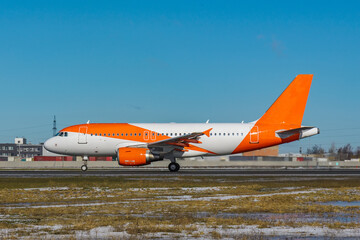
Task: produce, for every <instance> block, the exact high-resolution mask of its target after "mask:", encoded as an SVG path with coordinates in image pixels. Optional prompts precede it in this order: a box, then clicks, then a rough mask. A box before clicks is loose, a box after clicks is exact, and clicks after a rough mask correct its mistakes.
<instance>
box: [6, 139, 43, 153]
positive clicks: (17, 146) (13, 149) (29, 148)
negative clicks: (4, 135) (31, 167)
mask: <svg viewBox="0 0 360 240" xmlns="http://www.w3.org/2000/svg"><path fill="white" fill-rule="evenodd" d="M42 152H43V151H42V144H27V141H26V138H15V143H0V156H2V157H12V156H20V157H23V158H31V157H34V156H41V155H42Z"/></svg>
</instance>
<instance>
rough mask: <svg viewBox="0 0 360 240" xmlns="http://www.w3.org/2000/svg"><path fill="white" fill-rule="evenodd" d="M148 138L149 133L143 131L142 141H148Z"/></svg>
mask: <svg viewBox="0 0 360 240" xmlns="http://www.w3.org/2000/svg"><path fill="white" fill-rule="evenodd" d="M149 138H150V136H149V131H144V140H145V141H148V140H149Z"/></svg>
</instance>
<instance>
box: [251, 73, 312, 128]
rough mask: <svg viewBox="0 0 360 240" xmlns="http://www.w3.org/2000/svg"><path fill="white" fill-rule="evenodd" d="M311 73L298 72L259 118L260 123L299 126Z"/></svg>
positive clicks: (308, 89)
mask: <svg viewBox="0 0 360 240" xmlns="http://www.w3.org/2000/svg"><path fill="white" fill-rule="evenodd" d="M312 78H313V75H312V74H300V75H297V76H296V78H295V79H294V80H293V81H292V82H291V83H290V85H289V86H288V87H287V88H286V89H285V91H284V92H283V93H282V94H281V95H280V97H278V99H276V101H275V102H274V103H273V104H272V105H271V107H270V108H269V109H268V110H267V111H266V112H265V114H264V115H263V116H262V117H261V118H260V119H259V121H258V123H262V124H276V125H278V124H281V125H282V124H285V125H291V126H294V127H300V126H301V122H302V119H303V115H304V111H305V106H306V102H307V99H308V95H309V91H310V86H311V82H312Z"/></svg>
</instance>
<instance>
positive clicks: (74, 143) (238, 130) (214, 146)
mask: <svg viewBox="0 0 360 240" xmlns="http://www.w3.org/2000/svg"><path fill="white" fill-rule="evenodd" d="M130 124H131V125H134V126H137V127H140V128H144V129H148V130H149V131H152V132H156V133H159V134H164V135H166V134H168V137H170V138H171V137H176V136H179V134H181V135H184V134H188V133H193V132H203V131H206V130H208V129H210V128H212V130H211V132H210V134H211V135H210V137H207V136H206V135H203V136H201V137H200V141H201V142H202V143H198V144H195V143H193V145H194V146H197V147H200V148H202V149H206V150H208V151H210V152H214V153H216V154H218V155H226V154H231V153H232V152H233V151H234V149H235V148H236V147H237V146H238V145H239V144H240V143H241V141H242V140H243V139H244V138H245V136H246V135H247V134H248V133H249V131H250V129H251V128H252V127H253V126H254V124H255V122H252V123H208V124H204V123H135V124H133V123H130ZM175 134H176V135H175ZM78 137H79V133H74V132H69V133H68V136H67V137H60V136H57V137H54V138H52V139H53V141H54V142H56V145H57V146H56V151H55V152H57V153H60V154H67V155H88V156H115V155H116V151H117V149H118V148H120V147H126V146H131V145H139V144H146V143H144V142H138V141H131V140H123V139H119V138H113V137H111V136H110V137H108V136H94V135H93V136H91V135H90V134H86V140H87V141H86V142H87V143H83V144H79V143H78V139H79V138H78ZM156 137H157V134H155V136H152V135H149V138H150V139H151V140H152V142H156V141H158V140H157V139H156ZM201 155H211V154H209V153H204V152H199V151H188V152H178V153H177V156H176V157H192V156H201Z"/></svg>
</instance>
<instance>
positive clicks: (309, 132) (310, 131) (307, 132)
mask: <svg viewBox="0 0 360 240" xmlns="http://www.w3.org/2000/svg"><path fill="white" fill-rule="evenodd" d="M319 133H320V129H319V128H316V127H300V128H294V129H290V130H279V131H276V133H275V134H276V136H277V137H279V138H283V139H285V138H288V137H291V136H293V135H295V134H300V136H299V139H300V138H306V137H310V136H313V135H316V134H319Z"/></svg>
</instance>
